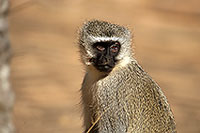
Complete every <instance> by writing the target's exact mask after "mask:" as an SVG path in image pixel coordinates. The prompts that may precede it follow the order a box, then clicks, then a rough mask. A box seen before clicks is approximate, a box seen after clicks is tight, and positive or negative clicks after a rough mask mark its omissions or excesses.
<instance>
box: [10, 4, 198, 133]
mask: <svg viewBox="0 0 200 133" xmlns="http://www.w3.org/2000/svg"><path fill="white" fill-rule="evenodd" d="M23 2H25V0H11V10H10V14H9V23H10V38H11V42H12V49H13V59H12V62H11V68H12V75H11V80H12V87H13V89H14V91H15V93H16V103H15V107H14V122H15V125H16V130H17V132H18V133H80V132H81V131H82V128H81V125H82V119H81V108H80V105H79V101H80V92H79V88H80V86H81V82H82V79H83V76H84V71H83V69H82V65H81V64H80V61H79V55H78V49H77V46H76V45H77V44H76V41H77V29H78V27H80V26H81V24H82V23H83V22H84V21H85V20H89V19H92V18H95V19H102V20H107V21H110V22H114V23H117V24H121V25H125V26H128V27H129V28H130V29H131V30H132V31H133V33H134V44H135V54H136V57H137V60H138V62H139V63H140V64H141V65H142V66H143V67H144V69H145V70H146V71H147V72H148V73H149V74H150V75H151V76H152V77H153V78H154V79H155V80H156V81H157V82H158V83H159V85H160V86H161V88H162V89H163V91H164V93H165V94H166V96H167V97H168V100H169V102H170V105H171V108H172V110H173V113H174V115H175V118H176V122H177V129H178V131H179V132H180V133H199V132H200V7H199V5H200V1H199V0H190V1H188V0H167V1H160V0H151V1H147V0H146V1H145V0H140V1H136V0H135V1H133V0H32V1H29V2H28V3H26V4H22V3H23Z"/></svg>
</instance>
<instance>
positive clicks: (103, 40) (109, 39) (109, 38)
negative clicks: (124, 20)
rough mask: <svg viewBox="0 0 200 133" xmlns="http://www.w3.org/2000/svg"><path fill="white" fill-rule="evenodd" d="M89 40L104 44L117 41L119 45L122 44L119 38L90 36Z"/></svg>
mask: <svg viewBox="0 0 200 133" xmlns="http://www.w3.org/2000/svg"><path fill="white" fill-rule="evenodd" d="M90 39H91V40H92V42H94V43H95V42H105V41H119V42H120V43H122V42H123V39H122V38H119V37H96V36H90Z"/></svg>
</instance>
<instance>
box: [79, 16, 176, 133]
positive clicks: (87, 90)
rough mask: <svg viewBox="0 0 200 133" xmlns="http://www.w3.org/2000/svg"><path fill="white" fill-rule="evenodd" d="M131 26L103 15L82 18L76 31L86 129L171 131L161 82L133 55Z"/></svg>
mask: <svg viewBox="0 0 200 133" xmlns="http://www.w3.org/2000/svg"><path fill="white" fill-rule="evenodd" d="M131 38H132V35H131V32H130V31H129V30H128V29H127V28H125V27H123V26H120V25H117V24H111V23H109V22H105V21H98V20H92V21H88V22H86V23H85V24H84V25H83V27H82V29H81V30H80V34H79V49H80V56H81V60H82V63H83V64H84V65H85V70H86V74H85V78H84V81H83V83H82V88H81V92H82V104H83V115H84V127H85V132H87V133H176V125H175V121H174V116H173V114H172V112H171V109H170V106H169V104H168V102H167V99H166V97H165V95H164V94H163V92H162V91H161V88H160V87H159V86H158V84H157V83H156V82H155V81H154V80H152V78H151V77H150V76H149V75H148V74H147V73H146V72H145V71H144V70H143V69H142V67H141V66H140V65H139V64H138V63H137V61H136V60H135V58H134V53H133V51H132V43H131Z"/></svg>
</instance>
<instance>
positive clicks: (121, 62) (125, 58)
mask: <svg viewBox="0 0 200 133" xmlns="http://www.w3.org/2000/svg"><path fill="white" fill-rule="evenodd" d="M130 62H131V58H130V57H124V58H123V59H122V60H121V61H120V62H119V64H118V65H119V66H122V67H125V66H126V65H127V64H129V63H130Z"/></svg>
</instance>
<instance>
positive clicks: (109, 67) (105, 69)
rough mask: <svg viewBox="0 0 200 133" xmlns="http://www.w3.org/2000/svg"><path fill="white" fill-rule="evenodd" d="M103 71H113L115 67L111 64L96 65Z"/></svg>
mask: <svg viewBox="0 0 200 133" xmlns="http://www.w3.org/2000/svg"><path fill="white" fill-rule="evenodd" d="M95 67H96V68H97V69H98V70H99V71H101V72H111V71H112V69H113V67H112V66H110V65H98V66H95Z"/></svg>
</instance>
